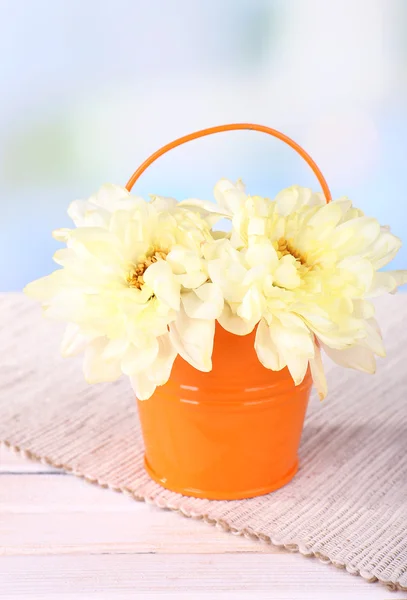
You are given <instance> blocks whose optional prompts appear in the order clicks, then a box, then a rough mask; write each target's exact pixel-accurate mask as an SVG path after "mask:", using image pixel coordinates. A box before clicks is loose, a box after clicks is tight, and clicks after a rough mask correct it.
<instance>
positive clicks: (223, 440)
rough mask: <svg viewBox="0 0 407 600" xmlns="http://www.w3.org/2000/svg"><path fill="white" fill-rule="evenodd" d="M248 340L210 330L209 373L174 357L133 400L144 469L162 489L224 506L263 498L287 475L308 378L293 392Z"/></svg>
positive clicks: (294, 461) (293, 465) (294, 464)
mask: <svg viewBox="0 0 407 600" xmlns="http://www.w3.org/2000/svg"><path fill="white" fill-rule="evenodd" d="M254 335H255V334H254V333H252V334H250V335H246V336H243V337H240V336H236V335H233V334H231V333H228V332H227V331H225V330H224V329H222V327H221V326H220V325H217V327H216V333H215V343H214V351H213V356H212V360H213V369H212V371H211V372H210V373H202V372H200V371H197V370H196V369H194V368H193V367H191V366H190V365H189V364H188V363H186V362H185V361H184V360H183V359H182V358H180V357H178V358H177V360H176V362H175V364H174V367H173V370H172V373H171V379H170V381H169V382H168V383H167V384H166V385H164V386H162V387H160V388H157V390H156V392H155V393H154V395H153V397H152V398H150V399H149V400H144V401H138V409H139V414H140V420H141V426H142V430H143V436H144V443H145V466H146V469H147V471H148V473H149V474H150V476H151V477H152V478H153V479H154V480H155V481H157V482H158V483H160V484H161V485H162V486H164V487H166V488H168V489H170V490H172V491H174V492H179V493H180V494H185V495H187V496H197V497H198V498H211V499H216V500H232V499H238V498H250V497H252V496H258V495H261V494H267V493H268V492H272V491H273V490H276V489H278V488H280V487H281V486H283V485H284V484H286V483H288V481H290V479H292V477H293V476H294V475H295V473H296V471H297V468H298V458H297V452H298V446H299V443H300V437H301V431H302V427H303V423H304V417H305V412H306V409H307V403H308V397H309V393H310V389H311V384H312V382H311V376H310V374H309V373H308V374H307V376H306V377H305V379H304V381H303V383H302V384H301V385H299V386H297V387H295V385H294V382H293V380H292V378H291V375H290V373H289V372H288V370H287V369H283V370H282V371H278V372H274V371H270V370H269V369H266V368H265V367H263V365H262V364H261V363H260V362H259V359H258V358H257V355H256V352H255V350H254Z"/></svg>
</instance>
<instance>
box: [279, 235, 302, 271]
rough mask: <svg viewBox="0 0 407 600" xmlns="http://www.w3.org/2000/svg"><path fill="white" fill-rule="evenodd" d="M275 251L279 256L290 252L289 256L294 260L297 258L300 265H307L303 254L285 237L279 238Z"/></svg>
mask: <svg viewBox="0 0 407 600" xmlns="http://www.w3.org/2000/svg"><path fill="white" fill-rule="evenodd" d="M277 252H279V253H280V255H281V256H280V258H281V257H282V256H286V255H287V254H291V256H293V257H294V258H295V260H298V261H299V262H300V263H301V264H302V265H305V266H309V265H308V264H307V259H306V257H305V256H304V255H303V254H301V252H299V251H298V250H297V249H296V248H294V247H293V246H292V244H291V242H290V241H288V240H286V239H285V238H280V239H279V240H278V242H277Z"/></svg>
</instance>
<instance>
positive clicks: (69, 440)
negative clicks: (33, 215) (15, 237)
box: [0, 294, 407, 590]
mask: <svg viewBox="0 0 407 600" xmlns="http://www.w3.org/2000/svg"><path fill="white" fill-rule="evenodd" d="M378 313H379V318H380V321H381V323H382V324H383V332H384V335H385V341H386V345H387V349H388V357H387V359H386V360H384V361H381V363H380V365H379V369H378V373H377V374H376V375H375V376H369V375H364V374H361V373H357V372H353V371H345V370H342V369H339V368H338V369H337V368H336V367H332V368H331V369H330V370H329V387H330V394H329V397H328V399H327V400H326V401H325V402H324V403H322V404H321V403H319V401H318V400H316V399H315V398H313V399H312V401H311V405H310V408H309V411H308V416H307V420H306V425H305V429H304V434H303V439H302V444H301V453H300V455H301V456H300V457H301V467H300V470H299V473H298V475H297V476H296V477H295V479H294V480H293V481H292V482H291V483H290V484H289V485H287V486H286V487H284V488H283V489H281V490H279V491H277V492H274V493H273V494H269V495H268V496H262V497H259V498H253V499H251V500H241V501H233V502H225V501H207V500H199V499H194V498H186V497H183V496H180V495H179V494H175V493H172V492H169V491H167V490H164V489H163V488H161V487H160V486H158V485H157V484H156V483H154V482H153V481H151V480H150V479H149V477H148V476H147V474H146V473H145V472H144V469H143V463H142V458H143V446H142V438H141V433H140V427H139V422H138V418H137V411H136V405H135V401H134V397H133V394H132V391H131V389H130V386H129V384H128V382H127V381H126V380H122V381H119V382H116V383H113V384H106V385H96V386H88V385H87V384H86V383H85V382H84V380H83V376H82V371H81V366H80V359H78V360H76V359H62V358H60V356H59V343H60V339H61V334H62V329H63V328H62V327H61V325H60V324H55V323H52V322H49V321H46V320H45V319H43V318H42V316H41V310H40V309H39V308H38V306H36V305H34V304H33V303H31V302H30V301H29V300H26V299H25V298H24V297H23V296H22V295H20V294H3V295H0V441H3V442H4V443H5V444H6V445H7V446H9V447H12V448H14V449H16V450H17V451H19V452H23V453H24V454H25V455H27V456H29V457H30V458H33V459H36V460H42V461H44V462H46V463H49V464H52V465H54V466H57V467H60V468H62V469H65V470H67V471H70V472H72V473H74V474H75V475H78V476H81V477H84V478H85V479H87V480H88V481H90V482H92V483H97V484H99V485H102V486H105V487H109V488H111V489H113V490H117V491H122V492H126V493H128V494H131V495H132V496H133V497H134V498H136V499H139V500H146V501H149V502H153V503H154V504H156V505H158V506H160V507H163V508H170V509H173V510H177V511H180V512H181V513H182V514H184V515H186V516H189V517H195V518H203V519H204V520H205V521H207V522H208V523H210V524H220V525H221V526H222V527H224V528H225V529H227V530H228V531H231V532H233V533H239V534H244V535H248V536H253V537H255V538H259V539H261V540H264V541H266V542H270V543H272V544H275V545H278V546H285V547H286V548H288V549H289V550H295V551H299V552H301V553H302V554H304V555H307V556H314V555H315V556H317V557H319V558H320V559H322V560H323V561H326V562H327V563H333V564H334V565H336V566H338V567H342V568H346V570H347V571H349V572H350V573H353V574H360V575H361V576H362V577H364V578H365V579H367V580H369V581H376V580H379V581H380V582H382V583H385V584H386V585H388V586H389V587H390V588H392V589H396V588H398V589H404V590H407V452H406V451H407V397H406V396H407V393H406V392H407V320H406V317H407V296H403V295H400V296H396V297H388V298H385V299H384V300H382V301H381V302H380V303H378Z"/></svg>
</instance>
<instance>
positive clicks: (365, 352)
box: [322, 344, 376, 373]
mask: <svg viewBox="0 0 407 600" xmlns="http://www.w3.org/2000/svg"><path fill="white" fill-rule="evenodd" d="M322 347H323V349H324V350H325V352H326V354H327V355H328V356H329V358H330V359H331V360H333V361H334V362H336V363H337V364H338V365H341V366H342V367H348V368H351V369H357V370H358V371H364V372H365V373H374V372H375V371H376V360H375V357H374V354H373V352H372V351H371V350H369V349H368V348H365V347H364V346H358V345H355V346H351V347H350V348H346V349H344V350H335V349H334V348H329V346H327V345H326V344H322Z"/></svg>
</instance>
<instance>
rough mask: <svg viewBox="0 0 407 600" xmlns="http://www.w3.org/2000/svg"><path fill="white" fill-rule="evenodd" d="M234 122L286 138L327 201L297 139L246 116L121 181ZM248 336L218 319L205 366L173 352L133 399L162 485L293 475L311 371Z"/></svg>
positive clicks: (270, 484)
mask: <svg viewBox="0 0 407 600" xmlns="http://www.w3.org/2000/svg"><path fill="white" fill-rule="evenodd" d="M234 129H254V130H258V131H263V132H265V133H269V134H271V135H274V136H275V137H278V138H279V139H282V140H283V141H285V142H286V143H288V144H289V145H290V146H291V147H293V148H294V149H295V150H297V151H298V152H299V154H300V155H301V156H302V157H303V158H304V159H305V160H306V161H307V162H308V164H309V165H310V166H311V168H312V169H313V171H314V173H315V174H316V176H317V178H318V180H319V182H320V184H321V186H322V189H323V191H324V193H325V197H326V200H327V202H329V201H330V199H331V195H330V192H329V188H328V186H327V184H326V181H325V179H324V178H323V176H322V174H321V172H320V170H319V169H318V167H317V165H316V164H315V163H314V161H313V160H312V159H311V158H310V157H309V155H308V154H307V153H306V152H305V151H304V150H303V149H302V148H301V147H300V146H298V144H296V143H295V142H293V140H291V139H290V138H287V137H286V136H285V135H283V134H282V133H280V132H278V131H275V130H273V129H270V128H268V127H264V126H262V125H251V124H246V123H244V124H232V125H222V126H219V127H212V128H210V129H205V130H203V131H199V132H196V133H193V134H191V135H188V136H185V137H183V138H180V139H178V140H175V141H174V142H172V143H171V144H168V145H167V146H164V147H163V148H162V149H161V150H159V151H158V152H156V153H155V154H153V155H152V156H151V157H150V158H148V159H147V160H146V161H145V162H144V163H143V164H142V165H141V166H140V167H139V169H138V170H137V171H136V172H135V173H134V175H133V176H132V177H131V179H130V180H129V182H128V184H127V186H126V187H127V189H128V190H131V188H132V187H133V185H134V183H135V181H136V180H137V179H138V177H139V176H140V175H141V173H143V171H144V170H145V169H146V168H147V167H148V166H149V165H150V164H151V163H152V162H153V161H154V160H155V159H156V158H158V157H159V156H161V155H162V154H164V153H165V152H167V151H168V150H170V149H171V148H174V147H176V146H178V145H180V144H182V143H184V142H187V141H190V140H192V139H195V138H197V137H202V136H205V135H209V134H211V133H217V132H220V131H228V130H234ZM254 338H255V332H252V333H251V334H249V335H246V336H237V335H233V334H231V333H228V332H227V331H225V330H224V329H223V328H222V327H221V326H220V325H219V324H218V323H217V324H216V331H215V341H214V349H213V355H212V363H213V368H212V371H211V372H209V373H202V372H200V371H197V370H196V369H194V368H193V367H192V366H191V365H189V364H188V363H187V362H185V361H184V360H183V359H182V358H181V357H179V356H178V357H177V359H176V361H175V363H174V367H173V369H172V373H171V378H170V380H169V381H168V383H166V384H165V385H164V386H162V387H159V388H157V390H156V391H155V393H154V395H153V396H152V397H151V398H150V399H149V400H144V401H142V402H141V401H138V410H139V415H140V421H141V426H142V431H143V437H144V444H145V467H146V470H147V472H148V473H149V475H150V476H151V477H152V478H153V479H154V480H155V481H157V482H158V483H159V484H161V485H162V486H163V487H165V488H168V489H169V490H172V491H174V492H178V493H180V494H184V495H187V496H195V497H197V498H209V499H214V500H237V499H240V498H251V497H253V496H258V495H261V494H267V493H269V492H272V491H274V490H276V489H278V488H280V487H282V486H283V485H285V484H286V483H288V482H289V481H290V480H291V479H292V478H293V477H294V475H295V473H296V472H297V469H298V447H299V443H300V438H301V432H302V428H303V424H304V418H305V413H306V410H307V404H308V399H309V394H310V390H311V386H312V379H311V375H310V372H309V371H308V373H307V375H306V376H305V378H304V381H303V382H302V384H301V385H299V386H295V385H294V382H293V380H292V378H291V375H290V373H289V371H288V369H287V368H285V369H283V370H281V371H278V372H276V371H271V370H269V369H266V368H265V367H264V366H263V365H262V364H261V363H260V361H259V359H258V358H257V354H256V352H255V349H254Z"/></svg>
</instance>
